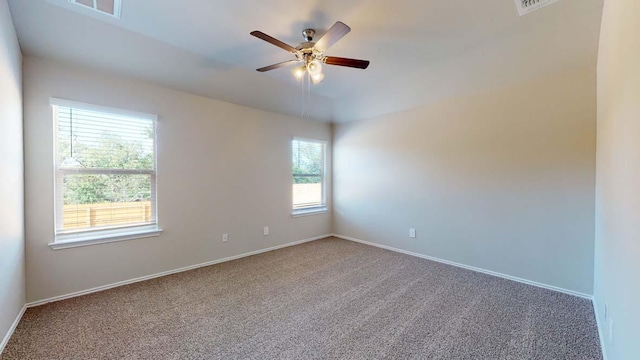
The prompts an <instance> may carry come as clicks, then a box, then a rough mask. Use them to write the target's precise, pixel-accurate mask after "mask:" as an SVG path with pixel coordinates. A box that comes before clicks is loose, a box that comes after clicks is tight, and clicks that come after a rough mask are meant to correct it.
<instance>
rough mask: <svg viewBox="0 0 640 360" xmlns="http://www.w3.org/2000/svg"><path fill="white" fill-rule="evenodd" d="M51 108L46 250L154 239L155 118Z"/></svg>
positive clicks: (61, 104) (61, 103)
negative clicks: (51, 192) (51, 187)
mask: <svg viewBox="0 0 640 360" xmlns="http://www.w3.org/2000/svg"><path fill="white" fill-rule="evenodd" d="M51 105H52V107H53V115H54V122H55V126H54V129H55V151H54V153H55V207H56V211H55V218H56V221H55V234H56V240H55V243H54V244H52V245H55V244H60V243H70V242H73V243H74V244H75V245H74V246H79V245H78V243H81V244H82V245H88V244H90V243H94V242H105V241H104V240H105V239H109V240H108V241H118V240H127V239H129V238H136V237H146V236H156V235H158V234H159V230H158V229H157V211H156V140H155V139H156V136H155V133H156V131H155V127H156V116H154V115H147V114H138V113H133V112H127V111H122V110H116V109H109V108H104V107H98V106H93V105H88V104H82V103H75V102H70V101H65V100H59V99H52V100H51ZM52 247H54V246H52ZM54 249H55V247H54Z"/></svg>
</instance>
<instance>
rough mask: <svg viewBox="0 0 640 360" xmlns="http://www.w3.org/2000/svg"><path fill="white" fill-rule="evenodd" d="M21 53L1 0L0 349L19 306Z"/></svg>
mask: <svg viewBox="0 0 640 360" xmlns="http://www.w3.org/2000/svg"><path fill="white" fill-rule="evenodd" d="M21 63H22V55H21V53H20V47H19V45H18V39H17V38H16V33H15V30H14V28H13V22H12V20H11V13H10V12H9V6H8V5H7V2H6V1H5V0H0V351H2V345H3V339H5V334H7V332H8V330H9V328H10V327H11V324H13V322H14V320H15V319H16V316H17V315H18V314H19V313H20V311H21V309H22V307H23V306H24V299H25V295H24V287H25V275H24V196H23V174H24V172H23V156H22V65H21Z"/></svg>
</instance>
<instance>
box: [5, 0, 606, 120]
mask: <svg viewBox="0 0 640 360" xmlns="http://www.w3.org/2000/svg"><path fill="white" fill-rule="evenodd" d="M9 2H10V6H11V10H12V14H13V17H14V22H15V25H16V28H17V32H18V38H19V40H20V43H21V46H22V50H23V52H24V53H25V54H27V55H35V56H41V57H46V58H51V59H55V60H59V61H64V62H70V63H73V64H78V65H83V66H88V67H92V68H96V69H100V70H106V71H110V72H114V73H117V74H122V75H126V76H130V77H134V78H137V79H142V80H145V81H149V82H152V83H156V84H159V85H162V86H167V87H171V88H175V89H178V90H182V91H187V92H191V93H195V94H199V95H203V96H208V97H212V98H217V99H221V100H225V101H229V102H233V103H237V104H241V105H247V106H251V107H256V108H260V109H265V110H269V111H275V112H280V113H284V114H290V115H299V114H300V110H301V86H300V84H299V83H298V82H296V81H295V80H294V79H293V77H292V76H291V74H290V73H289V71H287V69H278V70H274V71H271V72H268V73H258V72H256V71H255V69H256V68H258V67H261V66H265V65H270V64H272V63H277V62H281V61H284V60H288V59H290V58H291V57H292V55H291V54H289V53H287V52H285V51H283V50H281V49H279V48H277V47H275V46H273V45H270V44H268V43H266V42H263V41H261V40H259V39H257V38H254V37H252V36H250V35H249V32H251V31H253V30H261V31H263V32H265V33H267V34H269V35H271V36H274V37H276V38H278V39H280V40H282V41H284V42H286V43H289V44H291V45H294V46H295V45H297V44H298V43H300V42H301V41H302V36H301V35H300V32H301V31H302V29H304V28H307V27H311V28H315V29H317V30H318V34H317V36H316V39H319V37H320V36H321V35H322V32H323V31H325V30H326V29H328V28H329V27H330V26H331V25H332V24H333V23H334V22H335V21H337V20H340V21H343V22H344V23H346V24H348V25H349V26H351V28H352V29H353V30H352V31H351V33H350V34H349V35H347V36H346V37H345V38H343V39H342V40H341V41H340V42H338V43H337V44H336V45H334V46H333V47H332V48H331V49H330V50H329V51H327V54H328V55H333V56H341V57H353V58H359V59H367V60H370V61H371V66H370V67H369V69H367V70H364V71H363V70H358V69H349V68H341V67H335V66H331V67H330V66H326V69H325V71H324V72H325V74H326V78H325V80H324V81H323V82H322V83H321V84H320V85H317V86H313V87H312V92H313V107H312V109H311V113H312V117H314V118H315V119H318V120H323V121H331V120H333V121H337V122H341V121H350V120H356V119H362V118H369V117H374V116H378V115H382V114H386V113H390V112H395V111H401V110H404V109H408V108H411V107H415V106H419V105H421V104H425V103H430V102H434V101H437V100H440V99H442V98H445V97H450V96H453V95H459V94H464V93H470V92H476V91H480V90H482V89H486V88H492V87H499V86H506V85H508V84H511V83H516V82H520V81H524V80H526V79H528V78H532V77H536V76H542V75H545V74H549V73H552V72H553V71H558V70H561V69H564V68H569V67H572V66H583V65H593V66H594V70H595V61H596V58H597V47H598V37H599V29H600V17H601V12H602V3H603V0H560V1H559V2H558V3H556V4H554V5H551V6H549V7H546V8H543V9H541V10H539V11H536V12H534V13H532V14H530V15H527V16H524V17H520V16H518V13H517V10H516V7H515V3H514V1H513V0H447V1H443V0H403V1H388V0H359V1H355V0H352V1H348V0H324V1H318V0H312V1H299V2H293V1H290V0H263V1H255V0H235V1H228V0H153V1H150V0H123V4H122V18H121V19H120V20H117V19H114V18H111V17H108V16H103V15H99V14H94V13H92V12H88V11H84V10H83V9H82V8H81V7H79V6H78V5H73V4H70V3H69V1H68V0H9Z"/></svg>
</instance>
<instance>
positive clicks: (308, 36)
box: [302, 29, 316, 41]
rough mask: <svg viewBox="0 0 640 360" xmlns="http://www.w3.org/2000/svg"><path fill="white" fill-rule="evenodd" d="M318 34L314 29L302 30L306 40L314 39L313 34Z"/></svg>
mask: <svg viewBox="0 0 640 360" xmlns="http://www.w3.org/2000/svg"><path fill="white" fill-rule="evenodd" d="M315 34H316V31H315V30H313V29H304V30H302V37H304V40H305V41H312V40H313V36H314V35H315Z"/></svg>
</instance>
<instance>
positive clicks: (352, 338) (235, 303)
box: [0, 238, 601, 360]
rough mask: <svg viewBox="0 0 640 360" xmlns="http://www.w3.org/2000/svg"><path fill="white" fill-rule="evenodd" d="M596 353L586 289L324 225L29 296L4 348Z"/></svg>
mask: <svg viewBox="0 0 640 360" xmlns="http://www.w3.org/2000/svg"><path fill="white" fill-rule="evenodd" d="M379 358H388V359H600V358H601V356H600V348H599V340H598V335H597V330H596V324H595V319H594V314H593V309H592V307H591V303H590V302H589V301H588V300H584V299H580V298H576V297H572V296H568V295H564V294H560V293H556V292H552V291H548V290H544V289H540V288H536V287H532V286H528V285H523V284H520V283H516V282H512V281H508V280H503V279H500V278H496V277H492V276H488V275H484V274H479V273H475V272H471V271H467V270H463V269H459V268H455V267H451V266H447V265H442V264H439V263H435V262H431V261H427V260H422V259H419V258H415V257H411V256H407V255H402V254H397V253H393V252H390V251H385V250H381V249H377V248H374V247H369V246H365V245H360V244H356V243H352V242H347V241H343V240H338V239H334V238H331V239H325V240H320V241H315V242H311V243H307V244H303V245H298V246H295V247H290V248H286V249H282V250H277V251H273V252H270V253H265V254H261V255H256V256H252V257H249V258H244V259H240V260H236V261H232V262H228V263H224V264H219V265H214V266H209V267H206V268H201V269H197V270H192V271H189V272H185V273H180V274H176V275H171V276H167V277H163V278H158V279H154V280H149V281H146V282H142V283H137V284H132V285H128V286H123V287H119V288H116V289H112V290H108V291H104V292H100V293H95V294H91V295H87V296H83V297H79V298H74V299H70V300H65V301H60V302H57V303H52V304H48V305H44V306H41V307H37V308H32V309H29V310H27V312H26V314H25V315H24V318H23V319H22V321H21V322H20V324H19V326H18V328H17V330H16V332H15V334H14V336H13V337H12V338H11V340H10V342H9V344H8V346H7V348H6V349H5V351H4V353H3V354H2V356H0V359H2V360H8V359H379Z"/></svg>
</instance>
